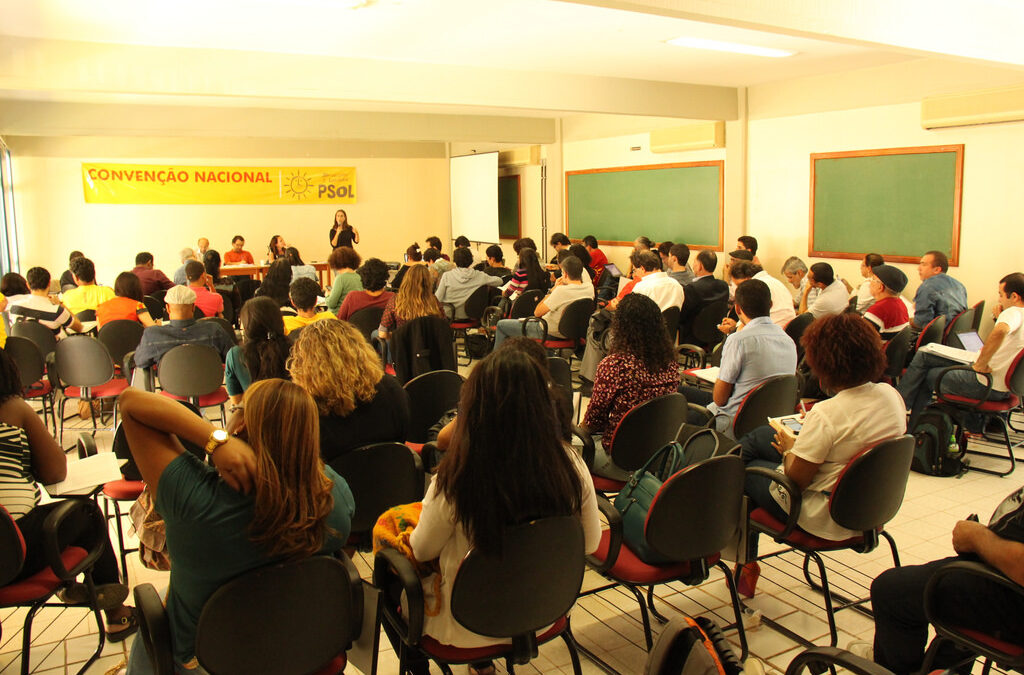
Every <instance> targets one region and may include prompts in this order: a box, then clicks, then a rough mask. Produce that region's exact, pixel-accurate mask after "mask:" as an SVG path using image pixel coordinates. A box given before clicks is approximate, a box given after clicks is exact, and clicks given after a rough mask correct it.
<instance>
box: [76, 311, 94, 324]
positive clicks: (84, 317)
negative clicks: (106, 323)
mask: <svg viewBox="0 0 1024 675" xmlns="http://www.w3.org/2000/svg"><path fill="white" fill-rule="evenodd" d="M75 318H76V319H78V320H79V321H95V320H96V310H95V309H83V310H82V311H81V312H76V313H75Z"/></svg>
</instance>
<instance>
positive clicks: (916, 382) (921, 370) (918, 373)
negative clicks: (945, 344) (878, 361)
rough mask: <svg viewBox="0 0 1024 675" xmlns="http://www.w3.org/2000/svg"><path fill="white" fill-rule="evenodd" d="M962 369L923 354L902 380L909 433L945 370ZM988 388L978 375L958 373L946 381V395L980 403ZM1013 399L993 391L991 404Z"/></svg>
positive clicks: (930, 355)
mask: <svg viewBox="0 0 1024 675" xmlns="http://www.w3.org/2000/svg"><path fill="white" fill-rule="evenodd" d="M958 365H962V364H960V363H957V362H956V361H952V360H950V359H946V358H943V357H941V356H936V355H935V354H929V353H928V352H922V351H919V352H917V353H916V354H914V359H913V360H912V361H911V362H910V366H909V367H907V372H906V374H904V375H903V377H902V378H900V383H899V386H898V387H897V390H898V391H899V392H900V395H901V396H903V401H904V402H905V403H906V404H907V407H908V408H910V420H909V421H908V422H907V429H908V430H912V429H913V428H914V425H915V424H916V423H917V418H918V416H919V415H920V414H921V412H922V411H923V410H924V409H925V408H926V407H927V406H928V404H929V403H931V400H932V395H933V394H934V393H935V382H936V380H938V379H939V373H941V372H942V370H943V369H944V368H949V367H950V366H958ZM985 389H986V386H985V385H983V384H982V383H981V382H979V381H978V374H977V373H975V372H974V371H971V370H954V371H953V372H951V373H949V374H948V375H946V376H945V377H944V378H942V393H943V394H954V395H956V396H965V397H967V398H975V399H980V398H982V397H983V396H984V395H985ZM1007 396H1009V394H1007V392H1005V391H995V390H993V391H991V392H990V393H989V395H988V398H987V400H989V401H1002V400H1004V399H1006V397H1007Z"/></svg>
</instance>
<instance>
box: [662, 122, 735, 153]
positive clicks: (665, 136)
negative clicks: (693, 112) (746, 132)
mask: <svg viewBox="0 0 1024 675" xmlns="http://www.w3.org/2000/svg"><path fill="white" fill-rule="evenodd" d="M650 136H651V152H679V151H682V150H706V149H708V148H724V147H725V122H702V123H700V124H687V125H685V126H681V127H671V128H669V129H657V130H655V131H652V132H651V134H650Z"/></svg>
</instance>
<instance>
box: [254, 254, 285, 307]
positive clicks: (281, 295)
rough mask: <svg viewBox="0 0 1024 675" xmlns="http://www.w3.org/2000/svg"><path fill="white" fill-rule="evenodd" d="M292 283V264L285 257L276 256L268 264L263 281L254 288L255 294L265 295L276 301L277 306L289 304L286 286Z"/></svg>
mask: <svg viewBox="0 0 1024 675" xmlns="http://www.w3.org/2000/svg"><path fill="white" fill-rule="evenodd" d="M291 283H292V266H291V265H290V264H289V263H288V260H287V259H286V258H278V259H277V260H275V261H274V262H272V263H271V264H270V267H269V268H268V269H267V274H266V276H265V277H263V283H262V284H260V287H259V288H258V289H257V290H256V295H261V296H262V295H265V296H268V297H271V298H273V299H274V300H276V301H277V303H278V306H279V307H287V306H288V304H289V302H290V301H289V299H288V287H289V286H290V285H291Z"/></svg>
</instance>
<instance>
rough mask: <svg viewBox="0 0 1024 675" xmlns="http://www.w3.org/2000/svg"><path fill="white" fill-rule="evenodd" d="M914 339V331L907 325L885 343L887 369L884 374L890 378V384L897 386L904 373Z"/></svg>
mask: <svg viewBox="0 0 1024 675" xmlns="http://www.w3.org/2000/svg"><path fill="white" fill-rule="evenodd" d="M913 339H914V331H913V329H912V328H911V327H910V326H907V327H906V328H904V329H903V330H901V331H900V332H899V333H897V334H896V335H894V336H893V337H892V338H890V339H889V341H888V342H886V343H885V360H886V366H885V371H883V372H882V376H883V377H885V378H887V379H888V380H889V384H891V385H893V386H896V385H897V384H899V381H900V377H901V376H902V375H903V366H904V365H905V364H906V362H907V355H908V354H910V347H911V343H912V342H913Z"/></svg>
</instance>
